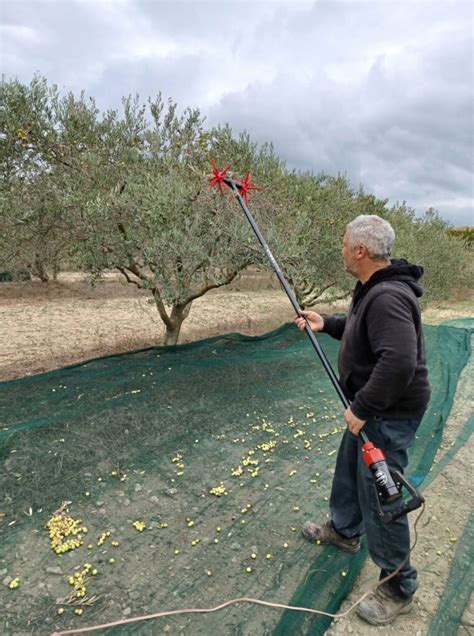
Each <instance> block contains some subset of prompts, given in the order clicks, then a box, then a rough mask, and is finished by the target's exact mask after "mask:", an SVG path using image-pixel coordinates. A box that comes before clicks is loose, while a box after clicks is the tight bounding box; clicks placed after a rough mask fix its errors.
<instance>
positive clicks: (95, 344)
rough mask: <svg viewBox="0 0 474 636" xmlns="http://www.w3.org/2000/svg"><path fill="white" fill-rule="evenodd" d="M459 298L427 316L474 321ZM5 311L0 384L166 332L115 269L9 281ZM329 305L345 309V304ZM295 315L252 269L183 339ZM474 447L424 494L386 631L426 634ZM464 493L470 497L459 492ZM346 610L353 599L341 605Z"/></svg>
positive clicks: (360, 586)
mask: <svg viewBox="0 0 474 636" xmlns="http://www.w3.org/2000/svg"><path fill="white" fill-rule="evenodd" d="M262 287H263V289H262ZM462 298H463V299H461V300H458V301H456V302H450V303H443V304H440V305H438V306H436V307H429V308H428V309H427V310H426V311H425V312H424V321H425V322H426V323H430V324H437V323H439V322H441V321H443V320H447V319H452V318H465V317H472V316H473V315H474V306H473V300H472V299H471V298H469V297H466V296H464V297H462ZM0 307H1V309H0V318H1V320H2V331H1V335H0V352H1V353H0V356H1V357H0V380H10V379H14V378H17V377H21V376H25V375H32V374H36V373H40V372H42V371H47V370H51V369H55V368H58V367H62V366H66V365H70V364H75V363H77V362H81V361H83V360H88V359H90V358H93V357H98V356H105V355H109V354H112V353H119V352H125V351H129V350H132V349H139V348H143V347H149V346H153V345H159V344H161V343H162V337H163V328H162V325H161V322H160V320H159V317H158V314H157V311H156V309H155V308H154V306H153V305H151V304H150V303H149V302H148V296H147V294H146V293H144V292H140V291H138V290H136V289H135V288H134V287H132V286H131V285H124V284H122V283H121V282H120V280H119V279H118V278H117V276H115V275H113V274H109V275H107V276H106V277H105V279H104V281H103V282H102V283H100V284H98V285H97V286H96V287H94V288H91V287H90V285H89V283H88V281H87V280H86V279H85V277H84V276H82V275H79V274H72V273H69V274H67V273H64V274H61V275H60V276H59V279H58V281H57V282H55V283H49V284H48V285H42V284H41V283H38V282H24V283H5V284H2V285H0ZM327 309H328V310H330V311H336V310H338V311H342V310H343V309H344V304H343V303H341V304H340V305H338V306H337V307H330V308H327ZM292 318H293V312H292V309H291V307H290V306H289V303H288V300H287V299H286V297H285V296H284V294H283V293H282V292H281V291H280V290H279V289H278V288H277V285H276V284H275V282H274V281H273V280H271V279H268V278H267V277H261V276H260V275H259V274H258V273H254V274H252V275H249V276H248V277H247V278H245V279H243V280H242V281H240V282H239V283H236V284H235V285H234V288H233V289H231V290H227V291H216V292H214V293H210V294H207V295H206V296H205V297H203V298H202V299H199V300H197V301H195V303H194V305H193V308H192V310H191V313H190V316H189V317H188V319H187V320H186V321H185V323H184V326H183V330H182V334H181V338H180V342H189V341H191V340H196V339H200V338H207V337H210V336H213V335H218V334H225V333H229V332H240V333H245V334H248V335H258V334H262V333H265V332H267V331H270V330H272V329H274V328H276V327H278V326H279V325H280V324H282V323H283V322H287V321H290V320H292ZM472 377H473V365H472V361H470V362H469V363H468V365H467V366H466V368H465V369H464V372H463V374H462V376H461V380H460V382H459V386H458V393H457V397H456V400H455V402H454V405H453V409H452V411H451V415H450V417H449V420H448V423H447V427H446V430H445V437H444V439H443V443H442V445H441V448H440V450H439V453H438V459H440V458H442V456H443V454H444V452H445V451H446V449H449V448H450V445H451V443H452V442H453V440H455V439H456V437H457V434H458V433H459V430H460V428H461V426H462V425H463V422H465V420H466V418H467V417H468V416H469V413H472V411H473V405H474V402H473V391H472ZM472 452H473V444H472V439H470V440H469V443H467V444H465V445H464V446H463V447H462V448H461V449H460V450H459V451H458V452H457V454H456V455H455V457H454V459H453V460H452V461H451V462H449V463H448V464H447V465H446V466H445V468H444V469H443V470H442V472H441V473H440V474H439V475H438V477H437V478H436V479H435V480H433V481H432V483H431V484H430V486H429V487H428V488H427V490H426V491H425V495H426V498H427V501H428V504H427V510H426V512H425V514H424V516H423V517H422V519H421V522H420V525H419V526H418V534H419V539H418V545H417V547H416V549H415V557H414V562H415V564H416V566H417V568H418V570H419V575H420V582H421V586H420V591H419V594H418V596H417V605H418V611H416V612H412V614H410V615H408V616H405V617H403V618H401V620H400V621H399V622H397V623H396V625H395V626H394V627H392V628H390V627H387V628H384V630H383V631H384V633H392V634H400V633H407V634H416V635H418V634H419V635H420V636H422V635H424V634H426V633H427V629H428V626H429V624H430V620H431V618H432V616H433V614H434V613H435V612H436V609H437V606H438V603H439V599H440V597H441V594H442V591H443V589H444V585H445V582H446V580H447V577H448V573H449V568H450V565H451V563H452V558H453V555H454V552H455V549H456V545H455V543H454V542H452V541H451V539H452V538H453V536H454V535H456V536H457V537H459V536H461V534H462V531H463V528H464V527H465V525H466V523H467V521H468V518H469V514H470V508H471V506H470V500H471V501H472V484H471V482H470V479H469V474H470V466H471V457H472ZM460 490H461V491H462V492H463V493H464V494H465V496H463V497H459V492H460ZM0 521H1V517H0ZM438 552H439V554H438ZM375 576H376V572H375V568H374V567H372V565H371V564H370V563H367V564H366V566H365V567H364V570H363V571H362V573H361V575H360V577H359V579H358V580H357V582H356V585H355V588H354V590H353V591H352V593H351V595H350V598H349V599H348V602H349V601H352V602H353V601H354V600H355V599H356V598H357V597H358V596H360V595H361V594H362V593H363V591H365V589H366V588H367V586H368V585H370V583H371V582H372V581H373V580H374V577H375ZM267 600H271V599H267ZM346 607H347V604H346V605H345V606H344V607H343V609H346ZM472 610H473V608H472V605H471V608H470V611H468V612H466V614H465V616H464V619H463V622H464V625H465V631H462V630H463V628H461V631H460V633H469V632H468V630H469V626H471V627H472V625H473V620H474V615H473V612H472ZM378 631H381V630H378V629H376V628H370V627H368V626H367V625H365V624H364V623H362V622H361V621H360V620H359V619H358V618H357V617H356V616H355V615H350V616H349V617H348V618H345V619H342V620H340V621H336V622H335V623H334V624H333V626H332V627H331V628H330V631H329V633H331V634H338V635H342V634H346V633H354V634H360V635H364V634H372V633H376V632H378ZM189 633H190V632H189Z"/></svg>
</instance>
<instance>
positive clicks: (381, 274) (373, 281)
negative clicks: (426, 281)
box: [353, 258, 424, 306]
mask: <svg viewBox="0 0 474 636" xmlns="http://www.w3.org/2000/svg"><path fill="white" fill-rule="evenodd" d="M390 263H391V264H390V265H389V266H388V267H384V268H382V269H378V270H377V271H376V272H374V273H373V274H372V276H371V277H370V278H369V280H368V281H367V282H365V283H364V284H362V283H361V282H360V281H358V282H357V284H356V286H355V289H354V296H353V305H354V306H355V305H356V304H357V303H358V302H359V301H360V300H361V299H362V298H363V297H364V296H365V294H366V293H367V292H368V291H369V289H371V288H372V287H373V286H374V285H377V284H378V283H381V282H385V281H402V282H404V283H406V284H407V285H408V286H409V287H410V288H411V289H412V291H413V293H414V294H415V296H416V297H417V298H420V296H422V295H423V288H422V286H421V285H420V283H419V282H418V281H419V280H420V278H421V277H422V276H423V272H424V269H423V267H422V266H421V265H414V264H412V263H409V262H408V261H407V260H405V259H404V258H400V259H391V260H390Z"/></svg>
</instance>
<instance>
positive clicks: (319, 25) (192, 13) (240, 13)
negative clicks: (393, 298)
mask: <svg viewBox="0 0 474 636" xmlns="http://www.w3.org/2000/svg"><path fill="white" fill-rule="evenodd" d="M0 11H1V18H2V20H1V22H2V25H3V26H2V27H1V32H0V37H1V41H2V48H1V61H2V71H3V72H5V73H6V74H7V76H18V77H19V78H20V79H21V80H22V81H29V80H30V79H31V76H32V74H33V72H34V71H35V70H39V71H40V72H41V73H42V74H43V75H45V76H46V77H47V78H48V80H49V81H51V82H55V83H57V84H58V85H59V87H60V88H63V89H65V90H74V91H79V90H81V89H84V90H85V91H86V92H87V93H88V94H91V95H93V96H94V97H96V98H97V101H98V104H99V105H100V107H102V108H109V107H117V106H118V105H119V101H120V97H121V96H122V95H127V94H129V93H135V92H138V93H140V95H141V97H142V98H143V100H145V98H146V97H148V96H149V95H156V94H157V93H158V92H159V91H161V92H162V93H163V94H164V95H165V96H171V97H173V99H175V100H177V101H178V103H179V104H180V106H183V107H184V106H188V105H189V106H193V107H196V106H197V107H199V108H200V109H201V111H202V112H203V114H205V115H206V116H207V120H208V122H209V123H210V124H214V123H223V122H229V123H230V125H231V126H232V128H233V129H234V130H235V131H240V130H244V129H245V130H247V131H248V132H250V133H251V135H252V137H253V138H255V139H257V140H261V141H269V140H271V141H273V142H274V145H275V148H276V151H277V152H278V154H279V155H280V156H281V157H282V158H284V159H285V160H286V161H287V164H288V166H289V167H294V168H297V169H312V170H314V171H315V172H319V171H320V170H323V171H325V172H328V173H330V174H335V173H337V172H344V173H346V174H347V176H348V177H349V179H350V180H351V183H352V184H353V185H354V186H355V187H357V186H358V185H359V183H362V184H363V185H364V187H365V189H366V191H368V192H373V193H374V194H376V195H377V196H380V197H382V198H389V200H390V202H391V203H394V202H395V201H401V200H406V201H407V202H408V203H409V204H410V205H412V206H413V207H415V208H416V209H417V211H418V212H420V213H421V212H423V211H424V210H426V209H427V208H428V207H431V206H432V207H436V208H438V209H439V211H440V213H441V215H442V216H444V217H445V218H447V219H448V220H451V221H452V222H454V223H455V224H474V219H473V201H474V192H473V182H472V173H473V167H474V165H473V115H472V113H473V84H474V80H473V41H472V26H473V15H472V4H471V3H470V2H456V1H452V0H447V1H446V2H442V3H441V2H431V1H422V2H412V1H411V0H410V1H400V2H397V3H393V2H390V1H385V0H374V1H369V0H367V1H365V2H337V1H333V2H313V3H310V2H305V1H300V2H291V3H290V2H257V3H255V2H226V1H224V0H221V1H220V2H207V3H204V2H192V1H188V2H176V1H175V2H161V1H158V2H156V1H155V2H152V1H151V0H148V1H145V0H114V2H102V1H99V0H96V1H95V2H93V1H91V0H76V1H69V2H67V3H64V2H50V1H39V2H33V1H25V0H24V1H23V2H17V1H15V2H13V1H10V0H3V2H2V3H1V8H0ZM229 159H230V160H231V158H229Z"/></svg>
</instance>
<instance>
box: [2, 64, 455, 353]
mask: <svg viewBox="0 0 474 636" xmlns="http://www.w3.org/2000/svg"><path fill="white" fill-rule="evenodd" d="M210 159H213V160H215V161H216V163H217V164H218V165H225V164H227V163H228V162H230V163H232V170H234V171H235V174H236V175H239V176H240V175H243V174H244V173H246V172H247V171H251V173H252V176H253V178H254V181H255V182H256V183H258V184H260V185H262V186H264V188H265V189H264V190H262V191H261V192H258V194H257V195H256V196H254V197H253V198H251V200H250V207H251V209H252V212H253V213H254V214H255V217H256V218H257V220H258V223H259V225H260V227H261V229H262V231H263V232H264V234H265V235H266V238H267V240H268V242H269V244H270V245H271V248H272V251H273V253H274V254H275V257H276V258H277V260H278V262H279V264H280V266H281V267H282V269H283V270H284V272H285V275H286V277H287V278H288V280H289V282H290V283H291V285H292V286H293V288H294V291H295V294H296V296H297V298H298V300H299V302H300V304H301V305H302V306H310V305H313V304H315V303H317V302H318V301H320V300H321V299H322V298H324V299H325V300H326V301H327V300H330V299H334V298H337V297H343V296H346V295H347V294H348V293H349V291H350V289H351V288H352V286H353V282H354V281H353V280H352V279H351V278H350V277H349V276H348V275H347V274H346V273H345V272H344V271H343V268H342V266H341V256H340V243H341V237H342V235H343V233H344V227H345V225H346V224H347V223H348V222H349V221H350V220H351V219H352V218H354V217H355V216H356V215H358V214H379V215H380V216H382V217H384V218H387V219H388V220H389V221H390V222H391V223H392V224H393V225H394V227H395V230H396V232H397V244H396V255H400V256H405V257H406V258H408V259H410V260H413V261H416V262H417V263H421V264H422V265H424V266H425V270H426V274H425V279H424V282H425V286H426V291H427V293H426V298H427V299H428V300H434V299H442V298H446V297H448V296H449V293H450V290H451V289H452V288H453V287H457V286H459V285H461V284H462V283H463V280H464V277H465V272H466V263H467V261H466V244H465V241H463V240H460V239H459V238H458V237H457V236H451V235H450V234H449V233H448V229H449V225H448V224H447V223H446V222H444V221H443V220H442V219H441V218H440V216H439V215H438V214H437V213H436V211H434V210H428V212H426V214H424V215H423V216H422V217H421V218H417V217H415V214H414V211H413V209H411V208H410V207H409V206H407V205H406V204H405V203H403V204H401V205H395V206H392V207H388V206H387V200H381V199H377V198H376V197H374V196H373V195H371V194H367V193H366V192H364V190H363V188H362V187H360V188H358V189H356V190H355V189H353V188H352V187H351V186H350V184H349V183H348V181H347V179H346V178H345V177H344V176H341V175H338V176H329V175H325V174H322V173H321V174H313V173H306V172H305V173H301V172H295V171H291V170H288V169H287V167H286V166H285V164H284V162H283V161H282V160H281V159H280V158H279V157H278V156H277V155H276V153H275V150H274V148H273V146H272V144H270V143H268V144H257V143H255V142H254V141H252V140H251V138H250V136H249V135H248V134H247V133H245V132H244V133H240V134H234V133H233V131H232V130H231V128H230V127H229V126H228V125H227V124H224V125H221V126H215V127H210V128H209V127H205V125H204V118H203V116H202V115H201V113H200V111H199V110H198V109H191V108H186V109H185V110H183V111H180V110H178V106H177V104H176V103H174V102H173V101H172V100H164V99H163V98H162V96H161V95H160V94H159V95H158V96H157V97H155V98H153V99H151V98H150V99H148V101H147V102H146V103H142V102H141V101H140V99H139V97H138V96H135V97H133V96H129V97H125V98H123V100H122V106H121V109H120V110H108V111H107V112H105V113H101V112H100V111H99V109H98V107H97V106H96V103H95V101H94V99H93V98H92V97H87V96H86V95H85V94H84V93H81V95H80V96H75V95H73V94H72V93H69V94H67V95H61V94H60V93H59V91H58V89H57V87H56V86H54V85H50V84H48V82H47V80H46V79H45V78H44V77H42V76H40V75H35V76H34V77H33V79H32V80H31V82H30V84H23V83H21V82H19V81H18V80H17V79H7V78H5V77H3V79H2V83H1V87H0V164H1V176H0V271H1V270H4V271H11V270H14V269H15V270H17V271H25V270H26V271H27V272H28V271H29V272H31V273H32V274H33V275H34V276H37V277H39V278H40V279H41V280H42V281H45V282H47V281H48V279H49V277H50V276H53V277H54V276H55V275H56V274H57V272H58V271H59V269H60V268H61V267H62V266H64V265H65V264H67V266H68V267H74V268H78V269H81V270H83V271H88V272H90V273H91V275H92V276H93V277H96V278H97V277H100V275H101V274H102V273H103V272H104V271H105V270H110V269H115V270H117V271H119V272H120V273H121V274H122V275H123V277H124V280H126V281H128V282H129V283H130V284H133V285H136V286H137V287H139V288H142V289H147V290H149V292H150V295H151V298H152V299H153V302H154V303H155V304H156V307H157V310H158V312H159V315H160V317H161V319H162V321H163V323H164V325H165V330H166V336H165V342H166V343H168V344H173V343H176V342H177V340H178V337H179V332H180V329H181V325H182V323H183V320H184V319H185V318H186V317H187V316H188V314H189V311H190V309H191V306H192V302H193V300H195V299H196V298H199V297H200V296H202V295H204V294H205V293H206V292H207V291H209V290H211V289H215V288H218V287H222V286H224V285H227V284H229V283H230V282H232V281H233V280H234V279H235V278H236V277H238V276H239V275H240V274H241V273H242V272H243V271H244V270H245V269H246V268H247V267H248V266H250V265H257V266H261V267H268V263H267V261H266V258H265V256H264V254H263V252H262V250H261V248H260V246H259V245H258V244H257V242H256V240H255V237H254V236H253V234H252V232H251V229H250V228H249V226H248V223H247V222H246V220H245V218H244V217H243V216H242V213H241V211H240V208H239V207H238V206H237V205H236V203H235V201H234V200H233V199H232V196H231V195H230V194H226V195H225V196H223V195H222V194H220V193H219V192H217V191H213V190H212V191H211V190H210V189H209V185H208V175H209V172H210Z"/></svg>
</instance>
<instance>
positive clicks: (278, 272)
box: [224, 178, 369, 442]
mask: <svg viewBox="0 0 474 636" xmlns="http://www.w3.org/2000/svg"><path fill="white" fill-rule="evenodd" d="M224 183H225V184H226V185H228V186H229V188H231V189H232V191H233V192H234V194H235V195H236V197H237V200H238V202H239V203H240V207H241V208H242V210H243V212H244V214H245V216H246V217H247V220H248V222H249V223H250V225H251V226H252V230H253V231H254V233H255V236H256V237H257V239H258V240H259V242H260V245H261V246H262V247H263V249H264V251H265V254H266V255H267V258H268V260H269V261H270V264H271V266H272V268H273V271H274V272H275V274H276V275H277V277H278V280H279V281H280V284H281V286H282V287H283V289H284V290H285V292H286V295H287V296H288V298H289V300H290V303H291V304H292V305H293V309H294V310H295V312H296V315H297V316H300V317H302V316H301V307H300V306H299V304H298V301H297V300H296V298H295V295H294V294H293V291H292V289H291V287H290V286H289V285H288V283H287V281H286V279H285V277H284V276H283V274H282V271H281V269H280V267H279V266H278V263H277V262H276V260H275V258H274V256H273V254H272V253H271V251H270V248H269V247H268V244H267V242H266V240H265V238H264V237H263V234H262V233H261V232H260V230H259V228H258V225H257V224H256V223H255V221H254V218H253V216H252V215H251V214H250V211H249V209H248V207H247V205H246V203H245V201H244V200H243V198H242V196H241V194H240V192H239V188H240V184H239V183H236V182H235V181H233V180H232V179H227V178H225V179H224ZM305 322H306V326H305V332H306V335H307V336H308V338H309V339H310V341H311V344H312V345H313V348H314V350H315V351H316V353H317V354H318V356H319V359H320V360H321V363H322V365H323V367H324V370H325V371H326V373H327V374H328V376H329V379H330V380H331V382H332V384H333V386H334V388H335V389H336V393H337V394H338V396H339V398H340V399H341V402H342V403H343V405H344V407H345V408H347V407H348V406H349V405H350V402H349V400H348V399H347V397H346V395H345V394H344V391H343V390H342V388H341V385H340V384H339V380H338V379H337V376H336V374H335V373H334V369H333V368H332V366H331V363H330V362H329V360H328V359H327V357H326V354H325V353H324V351H323V349H322V348H321V345H320V344H319V342H318V340H317V338H316V336H315V335H314V333H313V331H312V330H311V327H310V326H309V323H308V321H307V320H306V321H305ZM359 435H360V436H361V438H362V440H363V441H364V442H368V441H369V438H368V437H367V435H366V434H365V432H364V430H363V429H361V430H360V432H359Z"/></svg>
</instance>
